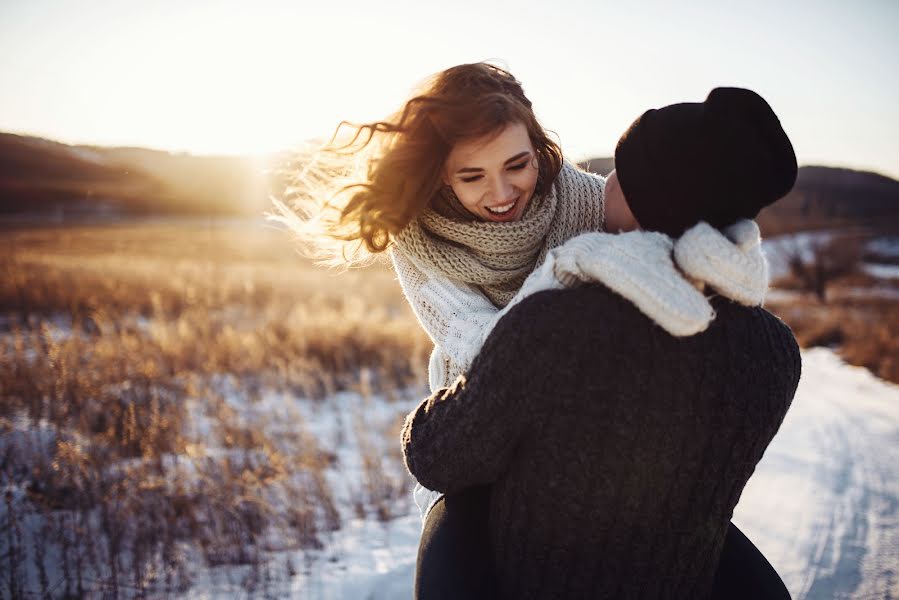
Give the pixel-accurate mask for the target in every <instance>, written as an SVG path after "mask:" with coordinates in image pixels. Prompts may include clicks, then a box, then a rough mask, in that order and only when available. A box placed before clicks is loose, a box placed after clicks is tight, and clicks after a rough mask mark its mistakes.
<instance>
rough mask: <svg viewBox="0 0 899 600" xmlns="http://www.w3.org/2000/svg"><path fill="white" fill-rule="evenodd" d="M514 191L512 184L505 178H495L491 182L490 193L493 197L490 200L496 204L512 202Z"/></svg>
mask: <svg viewBox="0 0 899 600" xmlns="http://www.w3.org/2000/svg"><path fill="white" fill-rule="evenodd" d="M514 191H515V190H514V189H513V188H512V184H511V183H510V182H509V181H508V180H507V179H506V178H505V177H502V176H500V177H497V178H496V179H494V180H493V185H492V186H491V189H490V192H491V194H492V195H493V198H491V200H492V201H493V202H496V203H501V202H505V201H507V200H512V198H513V197H514Z"/></svg>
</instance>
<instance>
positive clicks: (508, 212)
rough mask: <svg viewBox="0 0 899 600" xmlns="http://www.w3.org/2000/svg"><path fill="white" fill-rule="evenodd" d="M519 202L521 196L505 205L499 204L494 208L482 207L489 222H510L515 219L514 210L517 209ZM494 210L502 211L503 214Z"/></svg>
mask: <svg viewBox="0 0 899 600" xmlns="http://www.w3.org/2000/svg"><path fill="white" fill-rule="evenodd" d="M520 200H521V196H518V197H517V198H515V200H513V201H512V202H507V203H505V204H499V205H497V206H496V207H487V206H485V207H484V210H485V211H486V212H487V215H488V218H489V219H490V220H491V221H511V220H513V219H514V218H515V213H516V209H517V208H518V202H519V201H520ZM496 208H501V209H503V212H495V210H496Z"/></svg>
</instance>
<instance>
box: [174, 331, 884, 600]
mask: <svg viewBox="0 0 899 600" xmlns="http://www.w3.org/2000/svg"><path fill="white" fill-rule="evenodd" d="M347 400H348V399H347V398H344V400H343V401H344V402H346V401H347ZM323 410H324V409H323ZM330 411H333V414H332V416H331V417H328V416H327V412H330ZM327 412H325V413H322V414H319V415H317V417H318V418H317V419H316V422H317V423H318V425H317V426H318V427H319V428H320V429H319V432H320V433H323V434H325V435H327V434H328V433H327V432H328V427H329V426H328V425H327V423H328V422H329V421H331V422H333V420H334V419H338V420H339V419H340V418H341V416H340V415H341V414H344V415H345V414H347V413H346V406H345V405H343V406H342V405H341V403H340V402H338V403H335V404H333V405H331V406H330V407H329V408H328V409H327ZM373 418H374V420H375V421H377V420H378V419H379V418H383V415H382V416H381V417H378V413H377V412H375V413H373ZM348 443H349V444H350V445H352V443H353V442H352V440H348ZM353 460H354V459H353V458H352V453H348V461H349V463H350V465H352V463H353ZM734 522H735V523H736V524H737V525H738V526H739V527H740V528H741V529H742V530H743V531H744V532H745V533H746V534H747V535H748V536H749V537H750V539H752V540H753V541H754V542H755V543H756V545H757V546H758V547H759V548H760V549H761V550H762V552H763V553H764V554H765V555H766V556H767V557H768V559H769V560H770V561H771V563H772V564H773V565H774V566H775V568H776V569H777V570H778V571H779V572H780V574H781V576H782V577H783V579H784V581H785V582H786V584H787V587H788V588H789V590H790V592H791V593H792V594H793V597H794V598H796V599H809V600H811V599H816V600H817V599H822V600H823V599H831V598H859V599H880V598H897V597H899V573H897V567H899V386H895V385H893V384H890V383H886V382H883V381H881V380H879V379H877V378H875V377H874V376H872V375H871V374H870V373H869V372H868V371H866V370H865V369H862V368H858V367H853V366H849V365H846V364H844V363H843V362H842V361H841V360H840V359H839V358H838V357H837V356H836V355H835V354H834V353H833V352H831V351H830V350H827V349H821V348H816V349H811V350H807V351H804V352H803V374H802V379H801V382H800V384H799V391H798V393H797V395H796V398H795V400H794V402H793V406H792V408H791V409H790V412H789V413H788V414H787V417H786V419H785V421H784V423H783V426H782V428H781V430H780V432H779V433H778V435H777V437H776V438H775V440H774V442H773V443H772V445H771V446H770V447H769V448H768V451H767V453H766V454H765V457H764V459H763V460H762V462H761V463H760V464H759V466H758V468H757V470H756V473H755V475H754V476H753V477H752V479H751V480H750V482H749V485H748V486H747V488H746V489H745V491H744V493H743V496H742V497H741V500H740V503H739V505H738V506H737V509H736V512H735V514H734ZM420 527H421V525H420V521H419V519H418V516H417V510H416V509H415V507H414V506H413V505H410V507H409V515H408V516H405V517H402V518H399V519H395V520H393V521H391V522H389V523H387V524H381V523H378V522H377V521H375V520H372V519H368V520H362V519H354V520H350V521H348V525H347V526H346V527H344V528H343V529H342V530H341V531H339V532H337V533H336V534H334V535H333V537H332V538H330V540H329V542H328V544H327V547H326V548H325V549H324V550H323V551H321V552H320V553H317V555H316V556H315V557H310V558H311V559H312V561H313V562H312V563H310V566H311V568H310V570H309V572H308V574H302V575H299V576H296V577H294V578H292V579H291V580H290V581H289V582H285V585H284V587H283V588H282V589H280V590H272V591H273V592H275V595H282V596H284V597H294V598H308V599H322V600H324V599H347V600H357V599H372V600H375V599H384V600H386V599H393V598H409V597H411V591H412V579H413V571H414V564H415V553H416V548H417V541H418V535H419V532H420ZM232 591H233V590H232ZM190 596H191V597H198V598H225V597H229V596H230V594H229V590H227V589H222V588H216V586H214V585H212V586H209V587H206V588H205V589H203V588H202V586H201V587H200V588H199V589H195V590H193V591H192V592H191V594H190Z"/></svg>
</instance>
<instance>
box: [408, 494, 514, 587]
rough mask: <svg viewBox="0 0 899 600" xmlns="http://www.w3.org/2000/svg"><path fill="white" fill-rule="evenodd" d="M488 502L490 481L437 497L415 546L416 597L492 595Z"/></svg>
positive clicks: (492, 576) (492, 575)
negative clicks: (486, 484)
mask: <svg viewBox="0 0 899 600" xmlns="http://www.w3.org/2000/svg"><path fill="white" fill-rule="evenodd" d="M489 508H490V486H477V487H471V488H468V489H466V490H463V491H462V492H459V493H457V494H450V495H448V496H444V497H443V498H441V499H440V500H438V501H437V504H435V505H434V507H433V508H432V509H431V512H429V513H428V517H427V519H426V520H425V526H424V531H422V534H421V542H420V543H419V546H418V564H417V565H416V571H415V595H414V597H415V598H416V599H420V600H435V599H440V598H448V599H452V600H457V599H459V598H494V597H495V596H496V594H495V587H494V573H493V557H492V555H491V552H490V534H489V530H488V529H487V517H488V513H489Z"/></svg>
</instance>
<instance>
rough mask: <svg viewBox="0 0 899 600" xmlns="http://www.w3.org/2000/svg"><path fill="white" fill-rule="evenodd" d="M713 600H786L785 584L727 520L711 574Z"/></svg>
mask: <svg viewBox="0 0 899 600" xmlns="http://www.w3.org/2000/svg"><path fill="white" fill-rule="evenodd" d="M712 598H713V600H781V599H785V600H789V599H790V598H791V596H790V592H789V591H788V590H787V586H786V585H784V582H783V580H782V579H781V578H780V575H778V574H777V571H775V570H774V567H772V566H771V563H769V562H768V559H766V558H765V556H764V555H763V554H762V553H761V551H759V549H758V548H756V547H755V544H753V543H752V542H751V541H749V538H747V537H746V536H745V535H744V534H743V532H742V531H740V530H739V529H738V528H737V526H736V525H734V524H733V522H731V524H730V527H728V529H727V537H726V538H725V540H724V549H723V551H722V552H721V561H720V562H719V563H718V571H717V572H716V573H715V586H714V589H713V592H712Z"/></svg>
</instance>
